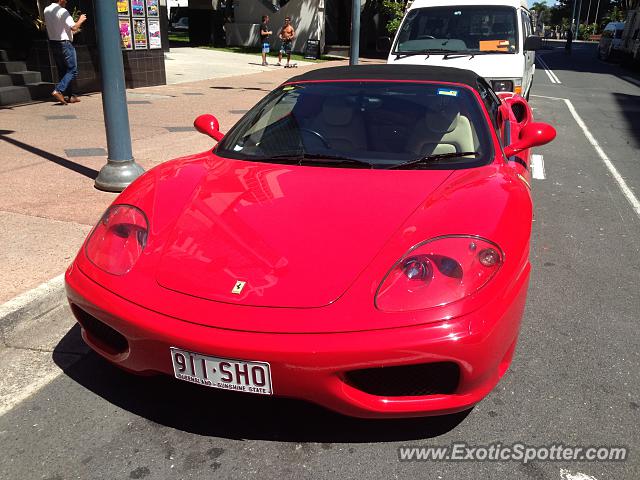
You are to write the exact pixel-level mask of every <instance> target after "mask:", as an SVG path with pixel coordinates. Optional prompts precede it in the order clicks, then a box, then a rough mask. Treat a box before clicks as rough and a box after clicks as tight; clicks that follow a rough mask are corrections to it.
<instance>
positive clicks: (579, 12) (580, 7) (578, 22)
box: [576, 0, 582, 35]
mask: <svg viewBox="0 0 640 480" xmlns="http://www.w3.org/2000/svg"><path fill="white" fill-rule="evenodd" d="M581 13H582V0H580V3H579V4H578V20H577V22H576V23H577V24H578V31H577V32H576V35H577V34H579V33H580V14H581Z"/></svg>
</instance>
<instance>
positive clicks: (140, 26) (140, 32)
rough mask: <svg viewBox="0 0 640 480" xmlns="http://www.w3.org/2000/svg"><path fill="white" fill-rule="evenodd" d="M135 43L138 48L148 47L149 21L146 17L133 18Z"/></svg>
mask: <svg viewBox="0 0 640 480" xmlns="http://www.w3.org/2000/svg"><path fill="white" fill-rule="evenodd" d="M133 44H134V45H135V48H136V50H140V49H145V48H147V22H146V20H145V19H144V18H134V19H133Z"/></svg>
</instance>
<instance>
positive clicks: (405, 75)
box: [285, 65, 481, 90]
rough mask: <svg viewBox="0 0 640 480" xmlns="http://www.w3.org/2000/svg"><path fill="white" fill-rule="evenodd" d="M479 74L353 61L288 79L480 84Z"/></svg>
mask: <svg viewBox="0 0 640 480" xmlns="http://www.w3.org/2000/svg"><path fill="white" fill-rule="evenodd" d="M479 78H481V77H479V76H478V75H477V74H476V73H474V72H472V71H471V70H463V69H461V68H450V67H433V66H426V65H353V66H345V67H329V68H319V69H317V70H311V71H310V72H307V73H303V74H302V75H298V76H296V77H293V78H291V79H289V80H288V81H287V82H285V83H294V82H309V81H331V80H360V79H362V80H406V81H412V80H416V81H432V82H451V83H462V84H464V85H468V86H470V87H471V88H473V89H474V90H476V89H477V88H478V79H479Z"/></svg>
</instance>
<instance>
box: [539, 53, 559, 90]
mask: <svg viewBox="0 0 640 480" xmlns="http://www.w3.org/2000/svg"><path fill="white" fill-rule="evenodd" d="M536 60H537V61H538V62H540V65H541V66H542V68H543V69H544V72H545V73H546V74H547V77H549V80H551V83H558V84H561V83H562V82H561V81H560V79H559V78H558V76H557V75H556V74H555V73H554V72H553V70H551V69H550V68H549V65H547V62H545V61H544V60H543V59H542V57H541V56H540V55H537V56H536Z"/></svg>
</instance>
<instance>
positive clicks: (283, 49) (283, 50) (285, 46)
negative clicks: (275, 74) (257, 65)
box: [280, 41, 291, 55]
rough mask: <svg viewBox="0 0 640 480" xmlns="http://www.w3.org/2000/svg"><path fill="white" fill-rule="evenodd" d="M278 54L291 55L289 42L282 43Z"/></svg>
mask: <svg viewBox="0 0 640 480" xmlns="http://www.w3.org/2000/svg"><path fill="white" fill-rule="evenodd" d="M280 53H285V54H287V55H289V54H290V53H291V42H290V41H289V42H282V45H281V46H280Z"/></svg>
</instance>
